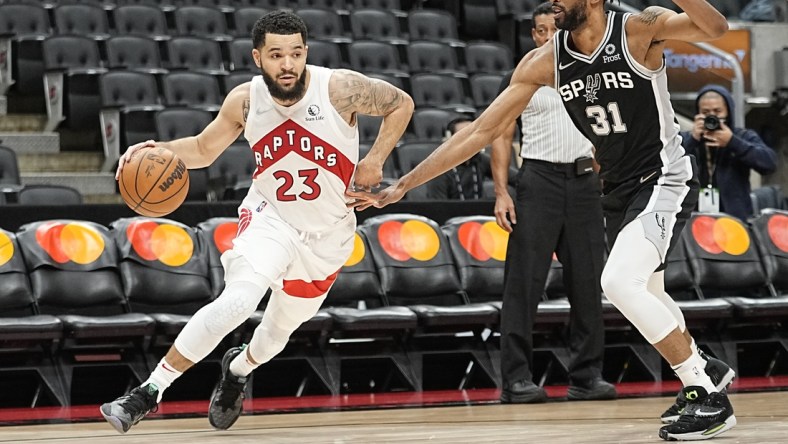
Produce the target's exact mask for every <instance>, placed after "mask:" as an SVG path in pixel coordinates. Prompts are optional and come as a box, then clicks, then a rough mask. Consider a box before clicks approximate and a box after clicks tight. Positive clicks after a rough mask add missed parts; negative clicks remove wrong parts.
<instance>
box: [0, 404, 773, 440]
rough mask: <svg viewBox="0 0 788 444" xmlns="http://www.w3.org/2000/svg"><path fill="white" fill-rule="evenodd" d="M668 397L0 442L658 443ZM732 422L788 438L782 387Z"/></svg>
mask: <svg viewBox="0 0 788 444" xmlns="http://www.w3.org/2000/svg"><path fill="white" fill-rule="evenodd" d="M670 401H671V398H666V397H661V398H631V399H621V400H616V401H593V402H591V401H586V402H551V403H547V404H540V405H500V404H487V405H472V406H459V407H456V406H455V407H430V408H398V409H377V410H365V411H338V412H325V413H286V414H269V415H254V416H242V417H241V418H240V419H239V420H238V422H237V423H236V424H235V425H234V426H233V427H232V429H231V430H229V431H222V432H219V431H215V430H213V429H211V427H210V425H209V424H208V420H207V418H205V417H201V418H189V419H150V420H144V421H142V422H141V423H140V424H138V425H137V426H136V427H135V428H134V429H132V430H131V431H130V432H129V433H128V434H126V435H120V434H118V433H117V432H115V430H114V429H112V428H111V427H110V426H109V425H108V424H106V423H104V422H101V423H99V422H95V423H76V424H50V425H31V426H7V427H0V443H11V442H13V443H58V444H61V443H62V444H69V443H75V444H76V443H79V444H88V443H118V444H128V443H144V444H152V443H167V444H179V443H184V444H203V443H228V444H229V443H256V444H257V443H297V444H313V443H332V444H338V443H422V442H435V443H514V442H518V443H523V442H527V443H551V444H552V443H654V442H662V440H660V439H659V437H658V436H657V430H658V429H659V426H660V423H659V420H658V419H657V417H658V415H659V414H660V413H661V412H662V411H663V410H664V409H665V408H666V407H667V405H668V404H669V403H670ZM731 401H732V402H733V404H734V408H735V409H736V417H737V419H738V426H737V427H735V428H734V429H732V430H730V431H728V432H727V433H725V434H723V435H720V436H719V437H718V438H716V439H714V440H713V442H720V443H758V444H771V443H774V444H777V443H788V392H767V393H745V394H734V395H731Z"/></svg>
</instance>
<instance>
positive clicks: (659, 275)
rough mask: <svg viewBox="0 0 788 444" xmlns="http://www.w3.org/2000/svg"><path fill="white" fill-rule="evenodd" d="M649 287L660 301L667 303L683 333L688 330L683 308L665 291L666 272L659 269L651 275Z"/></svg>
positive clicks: (650, 291)
mask: <svg viewBox="0 0 788 444" xmlns="http://www.w3.org/2000/svg"><path fill="white" fill-rule="evenodd" d="M646 287H647V288H648V292H649V293H651V294H653V295H655V296H656V297H657V298H658V299H659V300H660V302H662V303H663V304H665V307H667V308H668V310H670V312H671V313H673V317H674V318H676V322H677V323H678V324H679V330H681V332H682V333H684V332H685V331H687V323H686V322H685V321H684V313H682V312H681V309H680V308H679V306H678V305H677V304H676V301H674V300H673V298H672V297H670V295H669V294H667V293H666V292H665V272H664V271H658V272H656V273H654V274H652V275H651V277H650V278H649V280H648V284H647V286H646Z"/></svg>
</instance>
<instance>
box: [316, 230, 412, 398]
mask: <svg viewBox="0 0 788 444" xmlns="http://www.w3.org/2000/svg"><path fill="white" fill-rule="evenodd" d="M361 303H363V304H364V305H363V306H360V304H361ZM324 307H325V308H324V309H323V310H321V311H325V312H326V313H328V314H329V315H330V316H331V318H332V320H333V327H332V328H331V331H330V337H331V338H334V339H340V340H341V339H360V338H367V339H369V340H375V341H377V343H379V344H380V345H378V346H377V347H375V348H373V349H370V348H369V347H356V346H355V345H354V344H353V343H352V342H350V343H347V344H344V345H338V346H334V347H331V348H328V349H326V352H327V353H328V355H329V356H330V357H333V359H331V361H332V362H334V365H331V366H330V367H329V370H330V371H331V372H332V374H334V375H336V376H335V377H334V378H333V379H334V380H335V381H336V382H340V381H342V375H341V371H340V368H341V360H342V359H343V358H350V357H352V358H353V359H372V360H375V359H380V358H386V359H388V360H390V362H391V363H393V364H394V366H395V367H396V369H397V371H398V372H399V373H400V374H401V375H402V377H403V378H404V379H405V380H406V381H407V382H408V384H409V385H411V388H413V389H416V390H418V389H419V388H420V378H419V375H418V374H416V373H415V371H414V369H413V367H412V366H411V358H410V354H409V353H408V350H407V348H406V347H405V340H406V338H407V337H408V335H409V334H410V332H411V331H413V330H414V329H415V328H416V323H417V322H416V314H415V313H413V312H412V311H411V310H409V309H407V308H405V307H389V306H386V304H385V300H384V299H383V289H382V288H381V286H380V280H379V279H378V274H377V271H376V269H375V264H374V262H373V261H372V256H371V254H370V250H369V244H368V242H367V240H366V238H365V237H364V236H363V234H361V233H360V232H358V231H357V232H356V234H355V236H354V248H353V252H352V253H351V255H350V258H349V259H348V261H347V262H346V263H345V265H344V266H343V267H342V269H341V270H340V272H339V275H338V276H337V280H336V282H335V283H334V285H333V286H332V287H331V290H329V293H328V296H327V297H326V302H325V303H324ZM392 371H393V370H392ZM382 389H383V390H387V387H383V388H382Z"/></svg>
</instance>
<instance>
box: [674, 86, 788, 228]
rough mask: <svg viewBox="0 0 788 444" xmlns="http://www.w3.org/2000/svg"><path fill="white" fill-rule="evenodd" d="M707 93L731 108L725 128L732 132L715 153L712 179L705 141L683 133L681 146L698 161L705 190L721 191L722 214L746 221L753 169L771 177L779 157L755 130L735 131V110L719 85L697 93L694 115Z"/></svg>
mask: <svg viewBox="0 0 788 444" xmlns="http://www.w3.org/2000/svg"><path fill="white" fill-rule="evenodd" d="M708 91H714V92H717V93H718V94H720V95H721V96H722V97H724V98H725V103H726V105H727V106H728V117H727V118H726V119H725V124H726V125H728V126H729V127H730V129H731V132H733V136H732V137H731V140H730V142H728V145H727V146H725V147H723V148H717V149H715V150H713V151H712V153H714V154H713V156H714V159H712V161H713V164H714V165H715V167H714V174H713V177H709V171H708V168H707V161H706V154H707V150H706V146H705V143H704V141H703V140H702V139H701V140H700V141H698V140H695V139H694V138H692V131H682V132H681V138H682V142H681V145H682V146H683V147H684V149H685V150H686V151H687V153H688V154H692V155H694V156H695V158H696V159H697V161H698V167H699V169H700V174H699V178H700V183H701V186H703V187H705V186H707V185H709V184H711V185H712V186H713V187H715V188H718V189H719V190H720V211H722V212H724V213H728V214H730V215H732V216H736V217H738V218H739V219H741V220H745V221H746V220H747V218H748V217H749V216H751V215H752V211H753V210H752V201H751V200H750V169H753V170H755V171H757V172H758V173H760V174H771V173H773V172H774V171H775V170H776V169H777V153H775V152H774V150H773V149H771V148H769V147H768V146H766V144H765V143H764V142H763V140H762V139H761V137H760V136H759V135H758V133H756V132H755V131H753V130H749V129H747V128H736V127H734V118H733V116H734V106H733V98H732V97H731V94H730V92H728V90H727V89H725V88H724V87H722V86H719V85H706V86H704V87H703V88H701V90H700V91H699V92H698V98H697V99H695V112H696V113H697V112H698V109H699V106H698V102H699V99H700V97H701V96H703V94H705V93H706V92H708Z"/></svg>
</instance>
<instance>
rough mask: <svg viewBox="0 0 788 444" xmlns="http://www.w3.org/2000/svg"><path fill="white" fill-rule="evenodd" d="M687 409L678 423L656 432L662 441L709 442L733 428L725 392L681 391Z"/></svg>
mask: <svg viewBox="0 0 788 444" xmlns="http://www.w3.org/2000/svg"><path fill="white" fill-rule="evenodd" d="M682 391H683V392H684V398H685V399H687V401H688V402H687V405H686V406H685V407H684V412H683V413H682V414H681V416H679V419H677V420H676V422H674V423H672V424H668V425H665V426H662V428H660V429H659V437H660V438H662V439H664V440H665V441H700V440H703V439H711V438H714V437H715V436H717V435H719V434H720V433H723V432H726V431H728V430H730V429H731V428H733V426H735V425H736V417H735V416H733V407H732V406H731V403H730V401H729V400H728V394H727V393H725V392H714V393H706V390H705V389H704V388H703V387H698V386H690V387H684V389H683V390H682Z"/></svg>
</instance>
